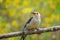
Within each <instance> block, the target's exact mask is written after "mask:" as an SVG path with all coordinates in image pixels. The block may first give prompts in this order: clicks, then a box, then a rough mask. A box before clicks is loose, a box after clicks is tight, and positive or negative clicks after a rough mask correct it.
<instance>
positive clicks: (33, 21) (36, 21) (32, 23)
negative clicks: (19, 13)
mask: <svg viewBox="0 0 60 40" xmlns="http://www.w3.org/2000/svg"><path fill="white" fill-rule="evenodd" d="M33 14H34V16H33V17H31V18H30V19H29V20H28V21H27V22H26V24H25V26H24V29H23V30H24V31H25V30H27V31H30V30H32V31H33V30H35V29H36V28H37V27H39V25H40V21H41V19H40V13H38V12H33ZM23 40H24V37H23Z"/></svg>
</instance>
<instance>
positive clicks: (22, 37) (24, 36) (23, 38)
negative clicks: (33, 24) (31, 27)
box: [20, 30, 26, 40]
mask: <svg viewBox="0 0 60 40" xmlns="http://www.w3.org/2000/svg"><path fill="white" fill-rule="evenodd" d="M25 38H26V35H25V34H24V30H23V32H22V36H21V39H20V40H25Z"/></svg>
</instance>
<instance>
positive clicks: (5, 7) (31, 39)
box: [0, 0, 60, 40]
mask: <svg viewBox="0 0 60 40" xmlns="http://www.w3.org/2000/svg"><path fill="white" fill-rule="evenodd" d="M32 11H38V12H40V14H41V16H42V17H41V24H40V27H42V28H48V27H52V26H58V25H60V0H0V34H6V33H10V32H16V31H20V30H22V29H23V27H24V25H25V23H26V21H27V20H28V19H29V18H30V17H31V15H32V14H31V12H32ZM2 40H20V37H12V38H7V39H2ZM26 40H60V32H59V31H57V32H48V33H43V34H41V35H39V36H38V35H36V34H34V35H28V36H27V38H26Z"/></svg>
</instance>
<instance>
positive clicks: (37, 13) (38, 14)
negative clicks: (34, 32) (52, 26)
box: [32, 12, 40, 17]
mask: <svg viewBox="0 0 60 40" xmlns="http://www.w3.org/2000/svg"><path fill="white" fill-rule="evenodd" d="M32 14H33V15H34V16H37V17H40V13H39V12H32Z"/></svg>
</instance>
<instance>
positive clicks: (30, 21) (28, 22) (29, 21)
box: [24, 17, 33, 28]
mask: <svg viewBox="0 0 60 40" xmlns="http://www.w3.org/2000/svg"><path fill="white" fill-rule="evenodd" d="M32 18H33V17H31V18H30V19H29V20H28V21H27V22H26V24H25V26H24V28H25V27H26V25H27V24H28V23H30V22H31V20H32Z"/></svg>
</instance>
